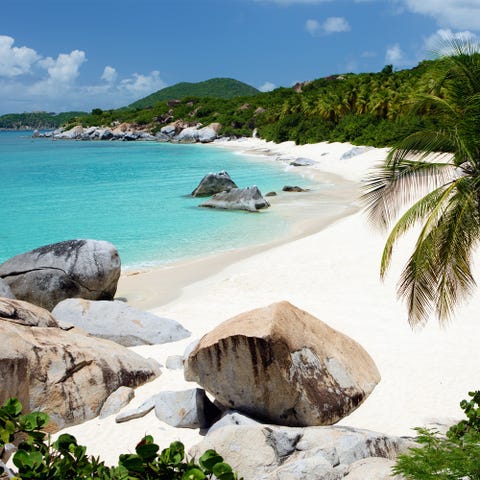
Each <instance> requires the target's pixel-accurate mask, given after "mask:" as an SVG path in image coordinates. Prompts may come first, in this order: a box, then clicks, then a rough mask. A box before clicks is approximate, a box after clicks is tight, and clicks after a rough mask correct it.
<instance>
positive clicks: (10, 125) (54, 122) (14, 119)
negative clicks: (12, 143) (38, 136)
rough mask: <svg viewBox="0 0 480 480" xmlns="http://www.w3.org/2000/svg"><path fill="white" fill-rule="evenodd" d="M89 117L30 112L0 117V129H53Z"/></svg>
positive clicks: (75, 114) (84, 113) (66, 113)
mask: <svg viewBox="0 0 480 480" xmlns="http://www.w3.org/2000/svg"><path fill="white" fill-rule="evenodd" d="M85 115H87V113H86V112H64V113H49V112H29V113H7V114H5V115H1V116H0V129H6V130H25V129H28V130H30V129H32V130H33V129H39V130H42V129H51V128H58V127H60V126H61V125H63V124H64V123H65V122H70V121H72V120H73V119H75V118H78V117H82V116H85Z"/></svg>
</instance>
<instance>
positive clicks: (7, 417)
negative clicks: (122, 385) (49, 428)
mask: <svg viewBox="0 0 480 480" xmlns="http://www.w3.org/2000/svg"><path fill="white" fill-rule="evenodd" d="M21 412H22V405H21V404H20V402H19V401H18V400H17V399H14V398H12V399H10V400H8V401H7V402H6V403H5V405H4V406H3V407H0V452H3V451H4V448H5V446H6V445H7V444H11V443H14V442H15V443H16V444H18V448H17V451H16V452H15V454H14V456H13V463H14V465H15V466H16V467H17V469H18V470H17V472H16V476H15V477H13V478H14V479H45V480H64V479H72V480H81V479H98V480H113V479H115V480H136V479H139V480H140V479H142V480H150V479H162V480H202V479H211V478H217V479H218V480H237V475H236V474H235V473H234V472H233V471H232V468H231V467H230V465H228V464H227V463H224V461H223V458H222V457H221V456H220V455H218V453H216V452H215V451H214V450H207V451H206V452H205V453H204V454H203V455H202V456H201V457H200V458H199V460H198V464H197V463H195V461H194V460H193V459H188V458H187V457H186V455H185V447H184V445H183V444H182V443H181V442H173V443H171V444H170V447H169V448H166V449H164V450H162V451H161V452H160V453H158V451H159V449H160V448H159V446H158V445H156V444H155V443H154V441H153V438H152V437H151V436H150V435H146V436H145V437H144V438H143V439H142V440H141V441H140V443H139V444H138V445H137V446H136V449H135V452H136V453H134V454H123V455H120V457H119V463H118V465H117V466H114V467H109V466H106V465H105V464H104V462H102V461H100V460H99V459H98V458H96V457H91V456H88V455H87V454H86V447H84V446H81V445H78V443H77V440H76V439H75V437H73V436H72V435H69V434H62V435H60V436H59V437H58V439H57V440H56V441H55V442H53V443H52V442H51V441H50V437H49V436H48V435H47V434H46V433H45V432H43V430H42V429H43V428H44V427H45V425H47V423H48V415H47V414H45V413H42V412H33V413H28V414H24V415H22V414H21ZM4 470H5V468H4V467H2V466H1V465H0V474H1V473H3V471H4Z"/></svg>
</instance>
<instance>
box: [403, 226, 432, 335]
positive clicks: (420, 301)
mask: <svg viewBox="0 0 480 480" xmlns="http://www.w3.org/2000/svg"><path fill="white" fill-rule="evenodd" d="M424 233H426V232H424ZM434 236H435V231H430V232H429V233H428V234H426V235H420V237H419V239H418V241H417V243H416V246H415V249H414V251H413V253H412V255H411V257H410V258H409V260H408V262H407V264H406V266H405V268H404V269H403V271H402V274H401V276H400V280H399V283H398V286H397V293H398V297H399V298H404V299H406V301H407V312H408V322H409V323H410V325H411V326H412V328H413V327H418V326H423V325H424V324H425V323H426V319H427V318H428V317H429V316H430V314H431V313H432V311H433V309H434V300H435V289H436V287H437V279H436V276H435V260H436V258H435V255H434V244H435V240H434Z"/></svg>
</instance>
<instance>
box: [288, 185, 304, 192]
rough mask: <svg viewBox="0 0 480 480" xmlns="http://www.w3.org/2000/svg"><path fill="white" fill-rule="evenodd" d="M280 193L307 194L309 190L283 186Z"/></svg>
mask: <svg viewBox="0 0 480 480" xmlns="http://www.w3.org/2000/svg"><path fill="white" fill-rule="evenodd" d="M282 191H283V192H308V191H309V189H308V188H302V187H299V186H298V185H285V186H284V187H283V188H282Z"/></svg>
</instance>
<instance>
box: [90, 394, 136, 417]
mask: <svg viewBox="0 0 480 480" xmlns="http://www.w3.org/2000/svg"><path fill="white" fill-rule="evenodd" d="M134 396H135V390H134V389H133V388H130V387H118V388H117V389H116V390H115V391H114V392H113V393H111V394H110V395H109V397H108V398H107V400H106V401H105V403H104V404H103V406H102V409H101V410H100V414H99V415H98V416H99V418H107V417H109V416H110V415H114V414H116V413H118V412H119V411H120V410H121V409H122V408H123V407H125V406H126V405H128V404H129V403H130V401H131V400H132V399H133V397H134Z"/></svg>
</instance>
